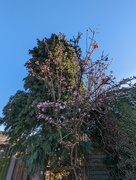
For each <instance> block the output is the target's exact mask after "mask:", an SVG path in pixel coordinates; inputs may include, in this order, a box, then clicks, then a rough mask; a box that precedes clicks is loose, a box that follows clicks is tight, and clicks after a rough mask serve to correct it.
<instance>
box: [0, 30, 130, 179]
mask: <svg viewBox="0 0 136 180" xmlns="http://www.w3.org/2000/svg"><path fill="white" fill-rule="evenodd" d="M88 33H89V32H88V30H87V35H88ZM91 33H92V38H90V40H91V41H90V42H89V43H87V44H89V46H88V47H87V49H86V56H85V57H83V56H82V50H81V48H80V47H79V44H78V43H79V40H80V38H81V33H78V36H77V38H73V39H72V40H70V41H69V42H68V41H67V40H66V39H65V36H64V34H62V33H59V35H58V36H57V35H55V34H52V35H51V37H50V38H48V39H47V38H45V39H43V40H42V41H40V40H37V46H36V47H34V48H33V49H32V50H30V51H29V53H30V54H31V55H32V58H31V59H30V60H29V61H27V62H26V67H27V70H28V76H27V77H26V78H25V79H24V87H25V91H18V92H17V93H16V94H15V95H14V96H13V97H11V98H10V100H9V102H8V104H7V105H6V106H5V108H4V110H3V114H4V117H3V118H2V119H1V122H2V123H4V124H5V126H6V128H5V131H6V133H7V135H8V136H9V142H10V143H11V144H12V148H13V149H14V151H15V152H17V153H18V156H20V158H22V159H23V160H24V162H25V165H26V166H27V167H28V169H29V171H30V172H31V173H34V172H35V170H37V167H38V169H39V171H41V170H42V171H43V172H44V171H45V170H46V168H47V165H48V166H50V168H51V169H54V170H57V169H58V167H62V166H67V167H68V166H70V169H72V170H73V173H74V178H75V179H76V180H78V179H86V174H85V172H84V171H83V170H82V169H83V168H81V167H82V166H83V165H84V164H85V154H89V153H91V151H92V148H93V142H94V139H95V140H96V139H97V138H96V137H99V138H98V139H97V140H98V141H99V140H101V142H102V144H104V143H109V139H108V136H107V134H106V133H107V132H108V133H110V131H107V132H106V130H105V128H103V127H107V126H106V125H107V124H109V125H110V126H111V125H112V123H111V122H110V119H109V118H107V117H108V113H109V111H110V106H109V105H110V102H111V101H112V100H113V99H115V98H116V97H117V96H120V95H121V94H122V93H120V92H121V91H117V89H119V88H120V87H121V85H122V84H126V83H128V82H130V81H131V80H132V79H133V78H130V79H123V80H122V81H121V82H119V83H115V81H114V80H115V79H114V77H113V75H112V72H110V73H109V74H107V68H108V66H109V64H110V63H109V62H108V57H107V56H104V55H103V54H102V56H101V57H100V59H98V60H93V58H92V56H93V54H94V52H95V51H96V50H97V48H98V47H99V45H98V43H97V42H96V41H95V40H94V35H95V33H96V32H95V31H91ZM107 102H108V103H107ZM107 105H108V106H107ZM105 122H106V123H105ZM113 132H114V130H113ZM105 134H106V135H105ZM96 135H97V136H96ZM101 135H104V137H102V136H101Z"/></svg>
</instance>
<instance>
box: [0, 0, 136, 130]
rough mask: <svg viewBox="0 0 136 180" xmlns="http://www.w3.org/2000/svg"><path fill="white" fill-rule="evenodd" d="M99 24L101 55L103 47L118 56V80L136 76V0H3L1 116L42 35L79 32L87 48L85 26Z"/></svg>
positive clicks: (114, 66)
mask: <svg viewBox="0 0 136 180" xmlns="http://www.w3.org/2000/svg"><path fill="white" fill-rule="evenodd" d="M99 24H100V27H99V34H98V35H97V36H96V40H97V41H98V43H99V46H100V48H99V50H98V58H99V55H100V52H102V51H103V50H104V51H105V53H106V54H108V53H109V54H110V55H109V57H110V58H114V59H115V61H114V62H113V63H112V64H111V70H113V71H114V75H115V76H116V77H117V79H118V80H120V79H121V78H124V77H130V76H133V75H136V43H135V42H136V0H95V1H94V0H20V1H19V0H0V83H1V85H0V92H1V93H0V115H2V109H3V107H4V106H5V105H6V103H7V102H8V100H9V97H10V96H11V95H14V94H15V92H16V91H17V90H19V89H23V81H22V80H23V78H24V77H25V76H26V75H27V72H26V69H25V67H24V64H25V62H26V61H27V60H28V59H29V58H30V56H29V55H28V50H29V49H32V48H33V47H34V46H35V45H36V39H37V38H39V39H42V38H44V37H49V36H50V34H51V33H56V34H58V33H59V32H63V33H64V34H66V36H67V38H68V39H69V38H71V37H72V36H73V35H76V34H77V32H78V31H80V32H82V33H83V40H82V48H84V47H85V40H84V39H85V32H86V29H87V28H88V27H90V28H91V29H93V30H95V28H96V27H97V26H98V25H99ZM1 129H3V127H0V130H1Z"/></svg>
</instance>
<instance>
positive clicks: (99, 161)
mask: <svg viewBox="0 0 136 180" xmlns="http://www.w3.org/2000/svg"><path fill="white" fill-rule="evenodd" d="M104 158H105V156H104V155H102V154H93V155H90V156H88V157H87V162H86V172H87V178H88V180H109V175H108V172H107V170H106V166H105V165H104V164H103V159H104ZM32 179H33V180H40V178H39V177H38V175H37V174H35V175H34V176H33V178H32ZM51 179H54V178H52V173H51V172H48V178H47V176H46V180H51ZM0 180H29V175H28V173H27V171H26V169H25V168H24V167H23V166H21V165H20V163H19V160H18V159H16V158H15V157H13V156H12V152H11V150H10V148H9V146H8V145H5V144H3V145H0ZM60 180H61V177H60ZM69 180H74V179H71V178H70V179H69Z"/></svg>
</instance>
